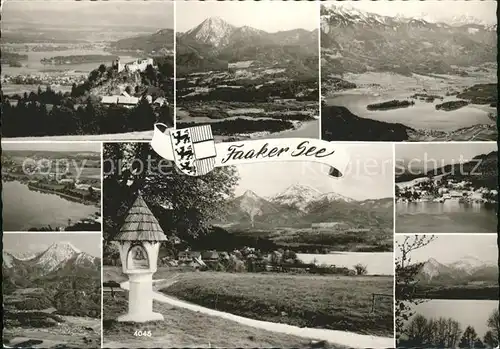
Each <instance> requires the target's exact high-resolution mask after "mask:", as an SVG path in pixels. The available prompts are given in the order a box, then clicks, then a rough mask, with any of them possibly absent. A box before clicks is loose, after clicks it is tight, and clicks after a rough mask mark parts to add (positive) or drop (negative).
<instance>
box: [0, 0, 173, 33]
mask: <svg viewBox="0 0 500 349" xmlns="http://www.w3.org/2000/svg"><path fill="white" fill-rule="evenodd" d="M2 2H3V1H2ZM2 10H3V11H2V12H3V13H2V25H3V24H4V23H3V22H4V21H5V22H6V23H13V22H19V21H20V20H21V21H27V22H29V23H43V24H53V25H67V26H69V27H72V26H75V25H77V26H89V27H91V26H96V25H99V26H102V25H120V26H132V27H135V26H143V27H151V28H157V29H162V28H173V27H174V18H173V14H174V12H173V11H174V6H173V2H171V1H117V0H110V1H92V2H91V1H74V0H59V1H54V0H48V1H47V0H45V1H32V0H21V1H19V0H15V1H12V0H8V1H6V2H5V4H4V7H3V9H2Z"/></svg>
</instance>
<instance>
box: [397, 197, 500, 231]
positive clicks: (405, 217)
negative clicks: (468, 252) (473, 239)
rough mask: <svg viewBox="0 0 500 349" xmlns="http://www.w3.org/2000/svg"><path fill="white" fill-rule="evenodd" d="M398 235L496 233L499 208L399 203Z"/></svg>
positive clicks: (451, 203)
mask: <svg viewBox="0 0 500 349" xmlns="http://www.w3.org/2000/svg"><path fill="white" fill-rule="evenodd" d="M396 212H397V215H396V233H421V232H428V233H495V232H496V230H497V215H496V205H493V204H483V203H462V202H459V201H458V200H446V201H445V202H443V203H439V202H412V203H404V202H398V203H397V204H396Z"/></svg>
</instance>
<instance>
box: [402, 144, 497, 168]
mask: <svg viewBox="0 0 500 349" xmlns="http://www.w3.org/2000/svg"><path fill="white" fill-rule="evenodd" d="M496 150H498V147H497V144H496V143H494V142H482V143H470V142H463V143H438V144H435V143H434V144H419V143H414V144H396V161H395V165H396V167H398V168H403V166H404V165H403V164H407V163H408V162H410V161H411V168H414V169H417V168H423V167H424V165H425V167H426V168H427V169H428V170H431V169H434V168H436V167H442V166H444V165H448V164H452V163H455V164H457V163H462V162H465V161H469V160H471V159H472V158H473V157H474V156H477V155H481V154H488V153H490V152H492V151H496Z"/></svg>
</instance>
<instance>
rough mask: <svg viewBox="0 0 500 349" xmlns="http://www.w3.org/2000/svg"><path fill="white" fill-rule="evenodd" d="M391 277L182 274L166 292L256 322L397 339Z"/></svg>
mask: <svg viewBox="0 0 500 349" xmlns="http://www.w3.org/2000/svg"><path fill="white" fill-rule="evenodd" d="M392 285H393V279H392V278H391V277H375V276H373V277H371V276H360V277H348V276H346V277H344V276H335V277H331V276H330V277H329V276H309V275H307V276H303V275H300V276H299V275H294V276H284V275H279V276H278V275H276V274H246V273H245V274H230V273H216V272H201V273H189V274H183V275H182V276H181V277H180V278H179V281H178V282H177V283H175V284H173V285H171V286H170V287H168V288H166V289H163V290H162V292H164V293H166V294H169V295H172V296H175V297H177V298H180V299H183V300H186V301H189V302H193V303H196V304H199V305H202V306H205V307H208V308H212V309H217V310H221V311H226V312H229V313H233V314H236V315H240V316H245V317H249V318H252V319H258V320H264V321H272V322H281V323H287V324H290V325H295V326H300V327H315V328H326V329H333V330H341V331H350V332H357V333H361V334H371V335H381V336H392V335H393V302H392V297H387V298H385V297H383V298H380V300H378V299H377V300H376V306H375V310H374V311H373V312H372V294H373V293H380V294H390V295H392V294H393V287H392Z"/></svg>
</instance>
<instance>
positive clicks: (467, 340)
mask: <svg viewBox="0 0 500 349" xmlns="http://www.w3.org/2000/svg"><path fill="white" fill-rule="evenodd" d="M476 341H477V333H476V330H475V329H474V327H472V326H467V328H466V329H465V331H464V334H463V335H462V339H460V343H459V344H458V347H459V348H474V344H475V343H476Z"/></svg>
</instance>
